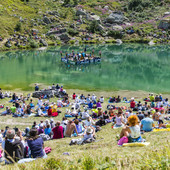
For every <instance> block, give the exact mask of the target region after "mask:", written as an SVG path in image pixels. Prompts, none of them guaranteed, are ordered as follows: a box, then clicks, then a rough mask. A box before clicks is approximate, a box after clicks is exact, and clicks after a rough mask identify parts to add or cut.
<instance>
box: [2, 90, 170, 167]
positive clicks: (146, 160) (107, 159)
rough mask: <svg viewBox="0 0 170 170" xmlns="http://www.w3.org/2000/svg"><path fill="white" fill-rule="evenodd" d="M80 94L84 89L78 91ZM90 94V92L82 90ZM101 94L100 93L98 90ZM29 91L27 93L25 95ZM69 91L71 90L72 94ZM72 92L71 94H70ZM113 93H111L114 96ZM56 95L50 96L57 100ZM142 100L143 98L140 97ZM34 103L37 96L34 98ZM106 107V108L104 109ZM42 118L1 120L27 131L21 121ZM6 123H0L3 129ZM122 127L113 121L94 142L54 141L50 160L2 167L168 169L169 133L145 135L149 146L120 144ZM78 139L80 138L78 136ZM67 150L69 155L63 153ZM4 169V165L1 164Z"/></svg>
mask: <svg viewBox="0 0 170 170" xmlns="http://www.w3.org/2000/svg"><path fill="white" fill-rule="evenodd" d="M79 93H81V91H80V92H79ZM82 93H83V94H85V95H86V94H88V93H89V92H82ZM96 93H97V96H100V95H99V94H100V93H99V92H96ZM98 93H99V94H98ZM26 94H27V92H24V95H26ZM69 94H70V93H69ZM71 94H72V93H71ZM111 95H112V94H110V96H111ZM56 100H57V99H56V98H52V99H50V101H55V102H56ZM138 100H140V99H138ZM8 101H9V99H8V98H6V99H3V100H1V102H2V103H6V104H9V103H8ZM33 101H34V104H36V103H37V99H33ZM107 104H108V98H107V97H106V96H105V103H104V104H103V107H104V109H105V108H106V106H107ZM10 105H12V104H10ZM116 106H129V104H125V103H118V104H116ZM65 109H66V108H61V110H62V112H63V113H62V114H60V115H59V116H58V117H57V118H54V121H57V120H61V119H62V117H63V116H64V113H65ZM104 109H103V110H104ZM45 119H46V118H42V117H36V118H35V117H29V118H25V119H23V118H13V117H11V116H1V117H0V121H1V122H8V121H9V120H10V122H12V123H13V125H12V124H11V126H10V127H11V128H13V127H15V126H17V127H19V128H20V129H22V130H24V129H25V127H27V126H28V125H19V124H18V123H25V124H26V123H29V124H30V125H29V127H31V124H32V123H33V121H37V123H38V122H39V121H40V120H45ZM4 127H5V124H0V128H4ZM120 131H121V128H119V129H112V128H111V124H108V125H106V126H104V127H102V130H101V131H100V132H98V133H97V134H96V135H97V140H96V142H94V143H91V144H85V145H81V146H78V145H73V146H69V143H70V141H71V139H70V138H64V139H60V140H51V141H47V142H45V146H48V147H51V148H52V152H51V153H50V154H49V155H48V158H47V159H39V160H36V161H34V162H31V163H26V164H22V165H18V164H14V165H9V166H2V168H3V169H5V170H6V169H28V170H30V169H42V170H45V169H64V170H65V169H66V170H67V169H126V170H127V169H154V168H155V169H168V168H169V166H170V165H169V160H170V133H169V132H150V133H145V134H144V135H142V137H143V138H145V139H146V141H147V142H150V145H149V146H147V147H132V148H130V147H119V146H117V141H116V136H117V134H120ZM78 138H79V137H78ZM65 152H68V153H69V154H70V155H69V156H68V155H63V153H65ZM0 168H1V167H0Z"/></svg>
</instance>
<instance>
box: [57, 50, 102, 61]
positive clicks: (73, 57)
mask: <svg viewBox="0 0 170 170" xmlns="http://www.w3.org/2000/svg"><path fill="white" fill-rule="evenodd" d="M60 54H61V57H62V58H63V53H62V51H60ZM99 58H101V51H100V52H99V56H98V57H97V56H95V55H94V50H92V52H91V53H89V54H87V53H86V48H85V49H84V51H82V52H80V53H75V52H74V50H73V51H72V52H71V53H69V54H68V53H67V52H66V53H65V56H64V59H67V60H70V61H84V60H91V59H92V60H93V59H99Z"/></svg>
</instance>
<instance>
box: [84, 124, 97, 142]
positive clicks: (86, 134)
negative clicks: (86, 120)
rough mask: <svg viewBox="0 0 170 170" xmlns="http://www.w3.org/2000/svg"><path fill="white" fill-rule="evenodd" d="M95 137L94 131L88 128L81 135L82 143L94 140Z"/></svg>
mask: <svg viewBox="0 0 170 170" xmlns="http://www.w3.org/2000/svg"><path fill="white" fill-rule="evenodd" d="M94 137H95V130H94V129H92V128H91V127H88V128H87V129H86V130H85V132H84V135H83V141H86V142H87V141H88V140H89V139H92V140H93V139H94Z"/></svg>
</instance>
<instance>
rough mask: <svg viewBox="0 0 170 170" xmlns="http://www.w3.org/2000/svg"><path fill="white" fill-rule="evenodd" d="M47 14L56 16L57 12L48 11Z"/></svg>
mask: <svg viewBox="0 0 170 170" xmlns="http://www.w3.org/2000/svg"><path fill="white" fill-rule="evenodd" d="M46 13H47V14H49V15H56V14H57V12H56V11H47V12H46Z"/></svg>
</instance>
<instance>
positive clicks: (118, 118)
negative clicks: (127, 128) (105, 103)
mask: <svg viewBox="0 0 170 170" xmlns="http://www.w3.org/2000/svg"><path fill="white" fill-rule="evenodd" d="M124 125H125V122H124V117H123V115H122V112H118V114H117V115H116V118H115V120H114V123H113V127H114V128H119V127H123V126H124Z"/></svg>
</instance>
